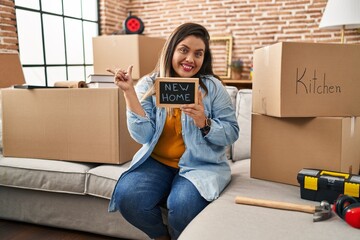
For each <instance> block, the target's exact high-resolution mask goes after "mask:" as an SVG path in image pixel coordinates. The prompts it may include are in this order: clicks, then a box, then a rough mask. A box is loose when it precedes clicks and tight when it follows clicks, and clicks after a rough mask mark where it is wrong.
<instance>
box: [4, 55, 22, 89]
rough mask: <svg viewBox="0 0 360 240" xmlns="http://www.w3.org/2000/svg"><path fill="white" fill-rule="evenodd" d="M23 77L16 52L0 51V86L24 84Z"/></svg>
mask: <svg viewBox="0 0 360 240" xmlns="http://www.w3.org/2000/svg"><path fill="white" fill-rule="evenodd" d="M24 83H25V77H24V73H23V70H22V66H21V63H20V58H19V54H18V53H0V88H7V87H11V86H13V85H16V84H24Z"/></svg>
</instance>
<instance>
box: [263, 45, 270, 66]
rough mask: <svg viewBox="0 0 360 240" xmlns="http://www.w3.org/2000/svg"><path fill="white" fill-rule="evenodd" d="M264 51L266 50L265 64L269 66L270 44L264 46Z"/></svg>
mask: <svg viewBox="0 0 360 240" xmlns="http://www.w3.org/2000/svg"><path fill="white" fill-rule="evenodd" d="M264 51H265V57H264V61H265V62H264V64H265V66H266V67H267V66H269V62H270V46H266V47H264Z"/></svg>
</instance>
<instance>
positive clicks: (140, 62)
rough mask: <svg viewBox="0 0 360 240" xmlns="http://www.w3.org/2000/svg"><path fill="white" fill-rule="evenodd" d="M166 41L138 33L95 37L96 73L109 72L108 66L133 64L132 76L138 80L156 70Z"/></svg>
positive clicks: (123, 66) (121, 66)
mask: <svg viewBox="0 0 360 240" xmlns="http://www.w3.org/2000/svg"><path fill="white" fill-rule="evenodd" d="M164 43H165V39H163V38H152V37H146V36H143V35H138V34H129V35H111V36H99V37H94V38H93V54H94V55H93V56H94V73H95V74H109V72H107V71H106V69H107V68H111V69H115V68H122V69H127V67H128V66H130V65H133V71H132V77H133V79H135V80H137V79H139V78H141V77H143V76H144V75H146V74H148V73H150V72H152V71H153V70H154V68H155V66H156V64H157V61H158V59H159V57H160V53H161V50H162V47H163V46H164Z"/></svg>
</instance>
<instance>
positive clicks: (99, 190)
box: [86, 162, 130, 199]
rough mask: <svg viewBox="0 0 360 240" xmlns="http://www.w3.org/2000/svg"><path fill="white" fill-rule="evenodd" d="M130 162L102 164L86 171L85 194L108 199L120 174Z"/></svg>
mask: <svg viewBox="0 0 360 240" xmlns="http://www.w3.org/2000/svg"><path fill="white" fill-rule="evenodd" d="M129 166H130V162H127V163H125V164H122V165H111V164H103V165H100V166H97V167H95V168H92V169H90V170H89V171H88V173H87V177H86V194H89V195H93V196H97V197H101V198H105V199H110V198H111V194H112V191H113V189H114V187H115V184H116V182H117V180H118V179H119V177H120V175H121V174H122V173H123V172H124V171H125V170H126V169H128V168H129Z"/></svg>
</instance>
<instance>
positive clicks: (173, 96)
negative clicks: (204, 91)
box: [155, 77, 199, 108]
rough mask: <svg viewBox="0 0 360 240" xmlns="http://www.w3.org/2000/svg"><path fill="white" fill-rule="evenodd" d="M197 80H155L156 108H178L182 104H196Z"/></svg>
mask: <svg viewBox="0 0 360 240" xmlns="http://www.w3.org/2000/svg"><path fill="white" fill-rule="evenodd" d="M198 87H199V79H198V78H170V77H169V78H157V79H156V81H155V91H156V106H158V107H172V108H178V107H180V106H181V105H183V104H191V103H198V91H197V89H198Z"/></svg>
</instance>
